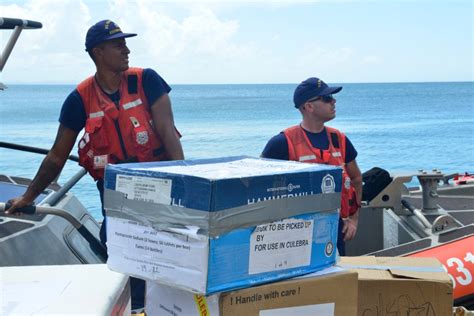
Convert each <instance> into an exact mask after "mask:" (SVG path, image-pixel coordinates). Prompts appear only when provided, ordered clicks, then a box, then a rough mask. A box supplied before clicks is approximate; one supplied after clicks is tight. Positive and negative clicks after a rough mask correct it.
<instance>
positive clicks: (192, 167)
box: [104, 157, 341, 294]
mask: <svg viewBox="0 0 474 316" xmlns="http://www.w3.org/2000/svg"><path fill="white" fill-rule="evenodd" d="M340 190H341V169H340V168H338V167H332V166H325V165H315V164H302V163H298V162H289V161H279V160H268V159H256V158H249V157H231V158H222V159H205V160H195V161H175V162H160V163H142V164H120V165H112V166H108V167H107V169H106V175H105V194H104V196H105V208H106V212H107V240H108V241H107V246H108V252H109V259H108V261H107V264H108V266H109V268H110V269H112V270H115V271H118V272H122V273H125V274H129V275H133V276H136V277H139V278H143V279H147V280H151V281H158V282H160V283H162V284H168V285H171V286H175V287H179V288H183V289H186V290H189V291H194V292H197V293H201V294H210V293H216V292H222V291H226V290H230V289H235V288H243V287H248V286H252V285H256V284H261V283H266V282H270V281H276V280H280V279H285V278H290V277H294V276H298V275H302V274H306V273H310V272H313V271H317V270H321V269H324V268H326V267H328V266H331V265H333V264H334V263H335V245H336V238H337V225H338V217H339V215H338V207H339V206H340Z"/></svg>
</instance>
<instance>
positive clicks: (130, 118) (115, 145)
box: [6, 20, 184, 309]
mask: <svg viewBox="0 0 474 316" xmlns="http://www.w3.org/2000/svg"><path fill="white" fill-rule="evenodd" d="M136 35H137V34H133V33H123V32H122V30H121V29H120V28H119V27H118V25H117V24H115V23H114V22H112V21H110V20H103V21H100V22H98V23H96V24H94V25H93V26H91V27H90V28H89V30H88V32H87V35H86V42H85V46H86V51H87V52H88V53H89V55H90V57H91V58H92V60H93V61H94V63H95V66H96V73H95V75H93V76H90V77H89V78H87V79H86V80H84V81H83V82H81V83H80V84H79V85H78V86H77V87H76V89H74V90H73V91H72V92H71V93H70V94H69V96H68V97H67V98H66V100H65V101H64V104H63V106H62V109H61V114H60V117H59V123H60V124H59V128H58V133H57V136H56V140H55V142H54V144H53V146H52V148H51V150H50V151H49V153H48V155H47V156H46V158H45V159H44V160H43V162H42V164H41V166H40V168H39V170H38V172H37V174H36V176H35V178H34V179H33V181H32V182H31V184H30V185H29V186H28V188H27V190H26V192H25V193H24V194H23V195H22V196H20V197H17V198H15V199H12V200H10V202H11V203H12V206H11V207H10V208H9V209H8V210H7V211H6V212H7V213H10V214H11V213H14V212H15V209H17V208H21V207H24V206H27V205H30V204H32V203H33V201H34V200H35V198H36V197H37V196H38V195H39V194H40V193H41V192H43V191H44V189H45V188H46V187H47V186H48V185H49V184H50V183H51V182H52V181H53V180H54V179H56V177H57V176H58V175H59V173H60V172H61V170H62V168H63V166H64V164H65V163H66V160H67V159H68V156H69V154H70V152H71V150H72V148H73V146H74V144H75V143H76V139H77V136H78V135H79V132H80V131H81V130H82V129H84V134H83V136H82V138H81V139H80V140H79V143H78V147H79V149H78V152H79V164H80V165H81V166H83V167H84V168H85V169H86V170H87V171H88V172H89V174H90V175H91V176H92V177H93V178H94V180H96V183H97V188H98V190H99V193H100V198H101V201H103V192H104V187H103V185H104V182H103V177H104V169H105V166H106V165H107V164H108V163H123V162H135V161H137V162H141V161H158V160H182V159H184V154H183V149H182V147H181V143H180V140H179V137H180V135H179V133H178V131H177V130H176V128H175V126H174V120H173V112H172V108H171V102H170V98H169V97H168V93H169V92H170V91H171V88H170V87H169V86H168V84H167V83H166V82H165V81H164V80H163V78H161V77H160V76H159V75H158V74H157V73H156V72H155V71H154V70H152V69H141V68H130V67H129V66H128V55H129V54H130V50H129V49H128V47H127V44H126V42H125V38H128V37H133V36H136ZM102 215H104V222H103V223H102V226H101V229H100V239H101V242H102V243H103V244H104V245H105V243H106V239H107V238H106V222H107V218H105V212H104V209H103V207H102ZM137 283H139V284H138V286H137ZM131 284H132V309H136V308H139V307H142V306H143V295H144V293H143V287H144V282H143V281H141V280H138V279H133V278H132V283H131ZM139 287H141V288H142V289H141V290H140V291H137V290H134V289H137V288H139ZM137 293H138V294H137ZM135 294H137V295H135ZM135 297H137V298H136V299H135Z"/></svg>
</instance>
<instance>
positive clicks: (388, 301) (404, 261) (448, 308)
mask: <svg viewBox="0 0 474 316" xmlns="http://www.w3.org/2000/svg"><path fill="white" fill-rule="evenodd" d="M338 265H339V266H341V267H344V268H348V269H352V270H353V271H356V272H357V273H358V274H359V302H358V309H359V311H358V315H360V316H362V315H364V316H365V315H451V314H452V307H453V287H452V284H451V281H450V279H449V276H448V274H447V273H446V272H445V271H444V270H443V267H442V266H441V264H440V262H439V261H438V260H437V259H435V258H402V257H372V256H365V257H341V260H340V262H339V263H338Z"/></svg>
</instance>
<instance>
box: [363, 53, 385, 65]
mask: <svg viewBox="0 0 474 316" xmlns="http://www.w3.org/2000/svg"><path fill="white" fill-rule="evenodd" d="M381 62H382V59H381V58H380V57H378V56H374V55H370V56H365V57H364V58H363V59H362V63H363V64H371V65H378V64H380V63H381Z"/></svg>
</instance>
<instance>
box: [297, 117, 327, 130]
mask: <svg viewBox="0 0 474 316" xmlns="http://www.w3.org/2000/svg"><path fill="white" fill-rule="evenodd" d="M301 127H302V128H304V129H305V130H307V131H308V132H311V133H320V132H322V131H323V130H324V122H322V121H314V120H305V119H304V118H303V121H302V122H301Z"/></svg>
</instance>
